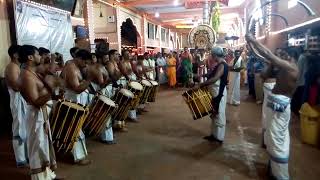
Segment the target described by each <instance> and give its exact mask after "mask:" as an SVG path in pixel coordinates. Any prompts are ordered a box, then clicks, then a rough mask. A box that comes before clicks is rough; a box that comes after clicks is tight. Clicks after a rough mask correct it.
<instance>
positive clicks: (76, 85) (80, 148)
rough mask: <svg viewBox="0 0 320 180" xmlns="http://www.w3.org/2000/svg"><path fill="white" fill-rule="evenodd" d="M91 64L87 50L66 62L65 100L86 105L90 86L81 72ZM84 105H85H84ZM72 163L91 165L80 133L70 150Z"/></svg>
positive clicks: (63, 72)
mask: <svg viewBox="0 0 320 180" xmlns="http://www.w3.org/2000/svg"><path fill="white" fill-rule="evenodd" d="M90 62H91V54H90V52H88V51H87V50H83V49H81V50H78V51H77V52H76V54H75V58H74V59H73V60H70V61H68V63H67V64H66V66H65V67H64V69H63V70H62V72H61V77H62V78H63V79H64V80H65V83H66V92H65V94H64V96H65V98H66V99H67V100H71V101H73V102H77V103H80V104H83V103H86V102H87V99H88V96H86V95H87V94H85V92H84V91H86V90H87V89H88V87H89V85H90V80H85V78H84V77H83V76H84V73H83V70H84V69H85V68H86V66H87V64H90ZM84 105H85V104H84ZM72 154H73V157H74V162H75V163H76V164H79V165H88V164H90V163H91V161H90V160H88V159H87V156H88V152H87V148H86V144H85V136H84V133H83V132H82V131H81V132H80V134H79V138H78V140H77V141H76V142H75V145H74V148H73V150H72Z"/></svg>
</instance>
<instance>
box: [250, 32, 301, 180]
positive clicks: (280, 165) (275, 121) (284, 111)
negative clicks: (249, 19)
mask: <svg viewBox="0 0 320 180" xmlns="http://www.w3.org/2000/svg"><path fill="white" fill-rule="evenodd" d="M246 40H247V43H249V44H251V45H252V47H253V48H254V49H256V50H257V51H258V53H259V54H260V55H262V56H263V57H264V58H265V59H264V60H265V61H266V62H267V63H268V64H269V70H268V72H269V74H268V75H267V74H265V77H266V78H267V77H268V76H270V77H271V76H272V74H275V78H276V84H275V86H274V88H273V90H272V92H271V93H270V94H269V96H268V97H267V110H266V120H267V122H266V131H265V134H264V140H265V143H266V146H267V151H268V153H269V155H270V160H269V168H270V174H269V175H270V176H271V177H273V178H275V179H289V168H288V162H289V149H290V135H289V123H290V115H291V110H290V101H291V97H292V95H293V93H294V91H295V89H296V81H297V78H298V75H299V70H298V67H297V65H296V63H295V60H296V59H295V58H296V56H297V55H296V53H295V51H293V50H290V49H289V50H288V51H287V52H286V53H284V54H283V56H281V57H277V56H276V55H274V54H273V53H272V52H271V51H270V50H269V49H267V48H266V47H265V46H264V45H262V44H261V43H260V42H258V41H257V40H256V39H255V38H254V36H253V35H252V34H248V35H246ZM272 72H273V73H272Z"/></svg>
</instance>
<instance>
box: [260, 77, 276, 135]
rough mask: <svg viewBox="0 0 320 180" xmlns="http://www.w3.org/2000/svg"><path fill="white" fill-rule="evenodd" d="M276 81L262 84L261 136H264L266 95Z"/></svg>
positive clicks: (269, 92) (270, 91)
mask: <svg viewBox="0 0 320 180" xmlns="http://www.w3.org/2000/svg"><path fill="white" fill-rule="evenodd" d="M275 84H276V83H264V84H263V93H264V98H263V104H262V118H261V121H262V136H263V137H264V132H265V130H266V126H267V118H266V111H267V100H268V96H269V95H270V94H271V93H272V89H273V87H274V85H275Z"/></svg>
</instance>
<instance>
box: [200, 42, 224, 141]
mask: <svg viewBox="0 0 320 180" xmlns="http://www.w3.org/2000/svg"><path fill="white" fill-rule="evenodd" d="M211 54H212V58H211V59H213V60H214V61H216V63H217V66H216V67H215V68H214V69H213V71H211V72H210V73H209V74H206V75H204V77H207V78H208V80H207V81H205V82H204V83H200V84H199V85H198V86H197V87H195V88H194V89H198V88H199V87H200V88H201V87H204V86H209V87H210V89H211V93H212V96H213V99H212V102H213V109H212V114H211V120H212V132H211V134H210V135H209V136H206V137H204V139H206V140H208V141H210V142H217V143H219V144H222V143H223V141H224V136H225V130H226V104H227V88H226V85H227V81H228V71H229V70H228V64H227V62H226V61H225V59H224V52H223V49H222V48H220V47H215V48H213V49H212V52H211Z"/></svg>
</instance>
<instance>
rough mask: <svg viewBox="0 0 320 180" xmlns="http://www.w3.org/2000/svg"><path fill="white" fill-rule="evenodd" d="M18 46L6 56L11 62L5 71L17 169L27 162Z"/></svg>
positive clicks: (23, 101)
mask: <svg viewBox="0 0 320 180" xmlns="http://www.w3.org/2000/svg"><path fill="white" fill-rule="evenodd" d="M19 50H20V46H18V45H12V46H11V47H10V48H9V50H8V54H9V56H10V58H11V62H10V63H9V64H8V66H7V67H6V70H5V78H6V83H7V86H8V91H9V94H10V108H11V114H12V136H13V139H12V145H13V150H14V155H15V157H16V164H17V167H24V166H27V165H28V162H27V159H28V158H27V157H28V156H27V151H26V150H27V145H26V140H27V137H26V123H25V122H26V119H25V116H26V102H25V100H24V99H23V97H22V96H21V94H20V89H19V75H20V66H21V64H20V62H19V61H18V59H19Z"/></svg>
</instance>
